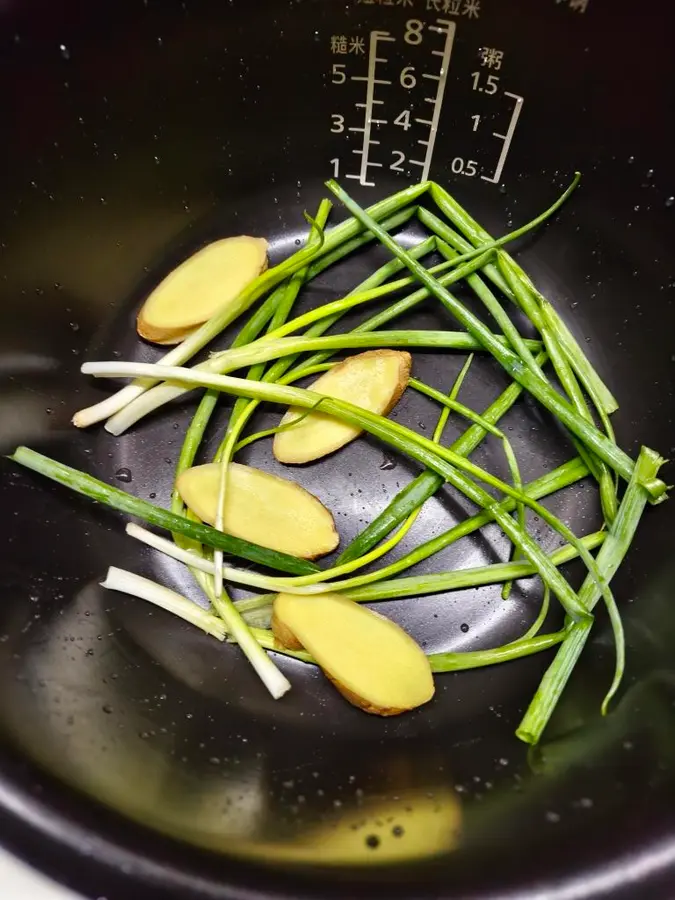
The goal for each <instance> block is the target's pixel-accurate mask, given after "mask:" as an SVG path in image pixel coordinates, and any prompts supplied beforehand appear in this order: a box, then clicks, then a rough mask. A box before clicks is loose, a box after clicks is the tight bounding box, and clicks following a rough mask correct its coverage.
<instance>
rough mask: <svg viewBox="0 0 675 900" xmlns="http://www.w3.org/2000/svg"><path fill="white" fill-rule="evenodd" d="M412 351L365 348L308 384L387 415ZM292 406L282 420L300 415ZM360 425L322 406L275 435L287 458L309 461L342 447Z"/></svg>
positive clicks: (398, 394) (401, 386) (404, 377)
mask: <svg viewBox="0 0 675 900" xmlns="http://www.w3.org/2000/svg"><path fill="white" fill-rule="evenodd" d="M410 366H411V357H410V354H409V353H406V352H405V351H400V350H367V351H366V352H365V353H359V354H357V355H356V356H350V357H349V358H348V359H345V360H344V361H343V362H341V363H338V365H336V366H334V367H333V368H332V369H331V370H330V371H328V372H326V373H325V375H322V376H321V377H320V378H318V379H317V380H316V381H315V382H313V384H311V385H310V386H309V389H310V390H312V391H316V393H317V394H325V395H326V396H328V397H335V398H337V399H339V400H347V401H348V402H349V403H353V404H355V405H356V406H360V407H361V408H362V409H367V410H369V411H370V412H374V413H378V415H381V416H386V415H387V413H388V412H390V411H391V410H392V409H393V408H394V406H396V404H397V403H398V401H399V399H400V397H401V394H402V393H403V391H404V390H405V389H406V386H407V384H408V378H409V376H410ZM302 415H303V413H302V411H300V410H297V409H294V408H291V409H289V410H288V411H287V412H286V413H285V415H284V417H283V418H282V420H281V424H282V425H286V424H288V423H289V422H292V421H293V419H297V418H300V417H301V416H302ZM361 431H362V429H360V428H356V427H354V426H353V425H348V424H347V423H345V422H341V421H340V420H339V419H335V418H333V417H332V416H329V415H326V414H325V413H322V412H315V413H310V414H309V415H308V416H305V418H304V419H302V421H301V422H299V423H298V424H297V425H296V426H295V427H293V428H289V429H288V430H286V431H281V432H279V433H278V434H276V435H275V437H274V446H273V449H274V455H275V456H276V458H277V459H278V460H279V462H283V463H306V462H311V461H312V460H315V459H320V458H321V457H322V456H326V454H328V453H333V452H334V451H335V450H339V449H340V447H344V445H345V444H348V443H349V442H350V441H353V440H354V438H356V437H358V436H359V434H361Z"/></svg>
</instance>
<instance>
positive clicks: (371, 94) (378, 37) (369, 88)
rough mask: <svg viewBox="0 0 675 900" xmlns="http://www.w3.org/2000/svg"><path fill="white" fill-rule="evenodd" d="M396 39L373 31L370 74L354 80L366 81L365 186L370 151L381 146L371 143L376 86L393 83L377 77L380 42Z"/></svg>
mask: <svg viewBox="0 0 675 900" xmlns="http://www.w3.org/2000/svg"><path fill="white" fill-rule="evenodd" d="M393 40H394V38H393V37H392V36H391V35H390V34H389V32H388V31H371V32H370V40H369V42H368V74H367V75H366V76H365V78H364V77H363V76H362V77H361V78H358V77H357V78H354V79H353V80H354V81H357V80H358V81H361V80H365V82H366V104H365V107H364V109H365V113H364V117H363V118H364V121H363V129H362V130H363V152H362V154H361V170H360V181H361V184H363V185H368V184H370V182H368V179H367V177H366V176H367V174H368V150H369V149H370V147H371V146H372V145H373V144H379V143H380V142H379V141H371V139H370V132H371V129H372V125H373V106H374V103H373V101H374V99H375V86H376V85H378V84H391V81H385V80H383V79H381V78H376V77H375V74H376V73H375V70H376V68H377V63H378V62H379V61H380V57H378V55H377V45H378V44H379V43H380V41H393Z"/></svg>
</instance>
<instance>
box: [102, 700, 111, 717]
mask: <svg viewBox="0 0 675 900" xmlns="http://www.w3.org/2000/svg"><path fill="white" fill-rule="evenodd" d="M101 709H102V710H103V712H104V713H105V714H106V715H107V716H109V715H110V714H111V713H112V711H113V708H112V706H111V705H110V704H109V703H105V704H104V705H103V706H102V707H101Z"/></svg>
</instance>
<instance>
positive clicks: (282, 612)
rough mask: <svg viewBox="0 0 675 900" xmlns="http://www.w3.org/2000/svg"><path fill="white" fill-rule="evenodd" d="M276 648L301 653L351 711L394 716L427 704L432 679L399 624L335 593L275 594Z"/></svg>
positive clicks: (417, 649)
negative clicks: (310, 659) (317, 667)
mask: <svg viewBox="0 0 675 900" xmlns="http://www.w3.org/2000/svg"><path fill="white" fill-rule="evenodd" d="M272 630H273V632H274V637H275V640H276V641H277V643H278V644H279V646H280V647H283V648H286V649H288V650H299V649H304V650H307V651H308V652H309V653H311V654H312V656H313V657H314V659H315V660H316V662H317V663H318V664H319V665H320V666H321V669H322V670H323V672H324V674H325V675H326V676H327V678H328V679H329V680H330V681H331V682H332V683H333V684H334V685H335V687H336V688H337V689H338V690H339V691H340V693H341V694H342V695H343V696H344V697H345V698H346V699H347V700H349V702H350V703H352V704H353V705H354V706H358V707H359V708H360V709H362V710H364V711H365V712H368V713H373V714H374V715H378V716H395V715H398V714H399V713H402V712H406V711H407V710H410V709H414V708H415V707H417V706H421V705H422V704H423V703H427V702H428V701H429V700H431V698H432V697H433V695H434V680H433V676H432V673H431V667H430V665H429V660H428V659H427V657H426V656H425V655H424V651H423V650H422V648H421V647H420V646H419V644H417V643H416V642H415V641H414V640H413V639H412V638H411V637H410V635H409V634H407V633H406V632H405V631H404V630H403V629H402V628H401V627H400V626H399V625H396V624H395V623H394V622H392V621H391V620H389V619H385V618H384V616H381V615H379V613H376V612H373V610H371V609H369V608H368V607H366V606H362V605H361V604H358V603H355V602H354V601H353V600H349V599H348V598H347V597H344V596H342V595H341V594H332V593H326V594H314V595H311V596H308V595H292V594H278V595H277V596H276V598H275V600H274V610H273V616H272Z"/></svg>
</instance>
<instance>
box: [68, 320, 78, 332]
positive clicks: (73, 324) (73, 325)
mask: <svg viewBox="0 0 675 900" xmlns="http://www.w3.org/2000/svg"><path fill="white" fill-rule="evenodd" d="M70 327H71V328H72V330H73V331H79V330H80V326H79V325H78V323H77V322H71V323H70Z"/></svg>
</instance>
